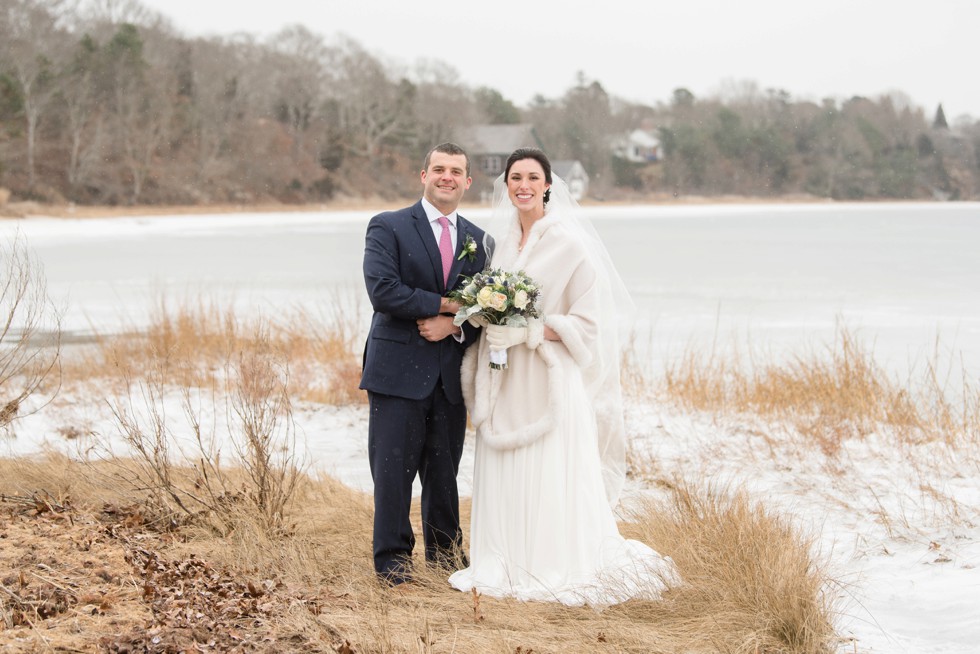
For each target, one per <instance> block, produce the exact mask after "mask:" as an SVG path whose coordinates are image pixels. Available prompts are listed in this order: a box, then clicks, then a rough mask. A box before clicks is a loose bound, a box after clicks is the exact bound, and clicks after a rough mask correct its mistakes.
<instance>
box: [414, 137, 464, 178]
mask: <svg viewBox="0 0 980 654" xmlns="http://www.w3.org/2000/svg"><path fill="white" fill-rule="evenodd" d="M433 152H441V153H443V154H451V155H457V154H461V155H463V156H464V157H466V176H467V177H469V176H470V156H469V155H468V154H466V150H464V149H463V148H461V147H459V146H458V145H456V144H455V143H450V142H448V141H447V142H446V143H440V144H439V145H437V146H436V147H434V148H432V149H431V150H429V151H428V152H427V153H426V155H425V163H424V164H423V165H422V170H426V171H427V170H429V161H431V159H432V153H433Z"/></svg>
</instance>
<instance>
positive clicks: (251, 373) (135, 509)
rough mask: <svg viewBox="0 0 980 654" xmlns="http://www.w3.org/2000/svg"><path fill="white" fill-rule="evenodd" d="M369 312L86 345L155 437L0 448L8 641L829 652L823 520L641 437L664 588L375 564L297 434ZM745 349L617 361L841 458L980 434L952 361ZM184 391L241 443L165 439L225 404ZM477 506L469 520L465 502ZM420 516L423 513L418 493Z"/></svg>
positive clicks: (68, 383)
mask: <svg viewBox="0 0 980 654" xmlns="http://www.w3.org/2000/svg"><path fill="white" fill-rule="evenodd" d="M331 306H332V307H334V309H337V308H338V307H341V306H345V305H344V300H343V299H341V298H337V299H335V300H334V301H333V302H332V303H331ZM356 313H357V311H356V310H352V311H347V312H345V311H339V310H333V311H329V312H326V313H325V314H324V315H316V314H313V313H311V312H297V313H295V314H293V315H290V316H281V317H278V318H277V319H276V320H272V319H265V318H261V317H259V318H255V319H251V318H245V317H243V316H241V315H238V314H237V313H236V312H235V310H234V309H233V308H232V307H230V306H218V305H215V304H213V303H209V302H206V301H200V302H197V303H183V304H178V305H177V306H173V305H172V304H171V303H169V302H166V301H161V302H160V303H159V305H158V307H157V308H156V310H155V312H154V313H153V317H152V320H151V321H150V324H149V326H147V327H146V328H144V329H140V330H133V331H132V332H131V333H128V334H122V335H101V336H99V337H98V338H96V339H95V341H94V342H93V343H90V344H86V345H84V346H78V347H77V348H76V349H74V350H73V351H72V352H69V353H68V354H67V356H66V359H65V361H64V366H63V368H64V377H63V383H64V386H65V388H66V389H69V390H71V391H74V392H76V393H78V394H81V392H82V389H88V390H87V391H86V392H87V393H89V395H90V396H92V397H95V398H100V399H98V400H93V401H108V402H109V403H110V404H111V405H112V406H113V407H114V408H115V410H116V413H117V421H118V422H119V423H120V426H121V427H123V429H121V431H122V432H123V433H124V434H126V435H127V437H128V438H130V439H131V441H130V442H131V444H134V443H142V444H143V446H142V449H140V448H137V449H136V452H137V455H136V456H120V455H111V454H107V453H105V452H102V453H100V454H99V455H97V456H90V457H88V458H72V459H69V458H66V457H64V456H62V455H56V454H49V455H46V456H42V457H35V458H18V459H0V493H2V494H3V498H2V501H0V585H2V587H0V646H2V647H3V648H5V651H7V650H8V649H9V651H23V652H33V651H38V652H43V651H116V652H124V651H132V652H135V651H147V652H178V651H190V650H191V648H192V647H197V648H198V649H199V650H203V651H267V652H274V651H275V652H282V651H306V652H348V653H350V652H358V653H362V652H499V653H500V654H517V653H520V654H530V653H531V652H535V653H539V654H540V653H545V652H586V651H587V652H664V653H667V652H671V653H674V652H690V653H692V654H693V653H699V652H733V653H734V652H738V653H746V654H749V653H753V654H755V653H764V652H767V653H775V652H785V653H799V654H818V653H824V652H831V651H835V650H836V648H837V646H838V643H837V641H836V634H835V630H834V623H835V616H836V615H837V613H838V611H839V606H838V602H839V596H838V594H837V591H836V589H837V584H836V582H835V580H834V579H833V578H832V576H831V575H830V573H829V572H828V567H827V565H826V561H824V560H822V559H821V557H820V555H819V553H818V552H817V548H815V547H814V545H813V536H812V535H811V534H808V533H807V532H806V531H805V530H803V529H802V528H801V527H799V526H798V525H797V524H795V523H794V521H793V520H792V518H791V517H789V516H786V515H783V514H781V513H780V512H779V511H777V510H775V509H774V508H773V507H771V506H767V504H766V503H764V502H763V501H761V500H759V499H757V498H753V497H752V496H751V495H750V494H748V493H746V492H744V491H743V490H741V489H739V488H737V487H724V486H718V485H716V484H714V483H712V482H711V481H708V480H705V481H702V482H691V481H690V480H688V481H681V480H680V479H679V478H678V477H676V476H673V475H665V474H663V473H662V471H660V470H659V469H658V468H657V463H656V462H655V461H649V460H644V459H643V458H642V455H639V454H637V455H635V456H636V458H634V460H633V461H632V466H633V469H634V473H635V474H636V476H637V477H638V478H639V477H643V474H642V473H643V472H644V471H647V472H648V473H649V474H648V481H649V483H650V484H651V485H655V486H656V487H657V488H658V490H657V492H654V493H650V494H649V499H648V501H645V502H643V503H640V504H637V505H635V506H633V507H632V509H631V512H630V513H629V515H628V516H627V517H626V518H625V519H624V521H623V523H622V524H621V529H622V530H623V532H624V533H626V534H627V535H629V536H630V537H633V538H638V539H640V540H643V541H644V542H647V543H648V544H650V545H651V546H652V547H654V548H655V549H657V550H658V551H660V552H661V553H663V554H666V555H669V556H671V557H672V558H673V559H674V561H675V562H676V563H677V566H678V570H679V573H680V577H681V578H682V579H683V583H682V584H680V585H677V586H675V587H673V588H672V589H671V590H670V591H668V592H667V593H666V594H665V596H664V597H663V598H662V599H661V600H659V601H650V600H633V601H630V602H626V603H624V604H621V605H617V606H613V607H607V608H605V609H602V610H595V609H591V608H587V607H586V608H570V607H564V606H560V605H555V604H548V603H526V604H525V603H520V602H514V601H509V600H497V599H492V598H488V597H474V596H472V595H467V594H463V593H459V592H456V591H454V590H452V589H451V588H449V587H448V585H447V584H446V583H445V575H444V574H443V573H441V572H439V571H425V569H424V566H420V568H421V569H422V570H423V573H422V574H421V577H420V580H419V582H418V583H417V584H414V585H412V587H411V588H409V589H407V590H389V589H386V588H383V587H381V586H379V585H378V584H377V583H376V581H375V580H374V577H373V573H372V570H371V566H370V532H371V515H372V509H371V503H370V498H369V497H368V496H365V495H364V494H362V493H360V492H358V491H355V490H352V489H350V488H348V487H345V486H344V485H342V484H341V483H339V482H338V481H336V480H335V479H332V478H330V477H326V476H323V475H319V474H317V473H316V472H314V471H312V470H311V469H310V468H309V467H307V466H306V462H304V461H302V460H300V459H298V458H290V457H288V456H283V455H284V453H286V454H288V448H289V447H290V446H291V445H290V443H291V441H290V440H289V439H290V434H291V432H290V420H291V411H292V410H293V406H294V404H295V403H297V402H303V401H305V402H313V403H331V404H338V405H343V404H348V403H351V402H360V401H362V396H361V394H360V392H359V391H357V390H356V382H357V371H358V369H359V368H358V364H359V360H358V356H357V354H356V352H357V349H358V348H359V346H360V335H359V334H358V333H357V329H356V326H355V325H354V323H353V322H351V321H350V320H345V319H344V318H342V317H341V316H344V315H356ZM741 361H742V359H741V358H739V357H737V356H734V357H729V358H727V359H722V358H720V357H707V358H701V357H698V356H696V355H694V354H690V355H688V356H686V357H683V358H682V359H681V360H680V363H678V364H676V365H675V366H674V367H672V368H670V369H669V370H668V371H667V372H666V375H665V377H664V379H663V380H660V379H651V378H648V377H645V376H644V375H643V374H642V373H641V372H640V371H641V370H642V366H639V365H637V364H636V362H635V361H632V362H631V361H628V362H627V363H629V364H630V365H627V366H626V370H625V373H624V374H626V375H628V376H631V383H630V387H631V388H633V389H637V390H636V392H639V393H643V394H644V399H645V401H651V400H652V399H653V398H657V401H660V402H665V403H672V404H674V405H677V406H680V407H686V410H690V411H697V412H705V413H714V414H717V415H732V414H740V415H751V416H756V417H757V418H758V419H759V420H760V421H761V424H763V425H767V427H764V428H761V429H760V431H761V433H763V434H764V435H765V438H766V439H768V440H770V441H771V442H772V443H773V447H774V448H776V447H777V446H779V445H781V443H782V442H783V441H792V442H793V444H794V446H796V447H798V449H799V450H800V451H814V450H816V451H819V452H821V453H822V455H824V456H827V457H833V456H835V454H836V453H838V452H839V451H840V448H841V446H842V444H846V443H847V442H848V441H849V440H852V439H860V438H862V437H864V436H865V435H866V434H867V433H868V432H869V431H871V430H875V429H880V428H881V426H882V425H885V426H887V428H888V430H889V432H888V433H890V434H893V435H894V437H895V439H896V441H895V444H896V446H897V447H915V446H916V445H918V444H920V443H922V442H923V441H925V442H940V443H942V444H943V446H944V447H947V448H951V449H952V450H954V451H960V452H963V453H965V454H966V453H968V452H971V451H975V449H976V448H975V446H976V444H977V443H978V441H980V436H978V434H980V417H978V416H980V412H978V409H977V407H978V398H977V396H976V390H975V389H973V388H971V387H970V386H969V385H968V384H964V387H963V394H962V398H963V399H962V401H961V402H960V401H957V402H953V401H951V400H949V399H948V398H947V393H946V392H945V389H944V387H943V385H942V384H940V383H939V382H938V381H937V380H938V379H939V376H938V374H936V373H935V369H932V371H929V372H927V374H926V376H925V378H926V381H928V380H929V379H930V378H931V379H932V383H931V385H930V384H929V383H917V384H915V385H911V384H910V385H909V386H908V387H902V386H901V385H899V384H897V383H895V382H894V381H891V380H889V379H888V377H887V376H886V375H885V374H884V373H882V372H881V371H880V370H879V369H878V368H877V366H876V365H875V364H874V360H873V357H872V356H871V355H870V354H869V352H867V351H866V350H864V349H863V348H862V347H861V346H860V344H859V343H857V342H856V341H855V339H853V338H852V337H850V336H849V335H847V334H846V333H842V335H841V337H840V339H839V341H838V343H837V344H836V345H835V346H833V347H831V348H830V349H829V350H828V351H827V352H824V353H816V354H812V355H808V356H801V357H800V358H798V359H796V360H795V361H792V362H790V363H786V364H776V363H766V364H764V365H763V364H761V363H760V362H759V360H758V359H756V360H754V361H752V362H751V363H752V365H743V364H742V363H741ZM263 362H264V363H263ZM259 364H262V365H259ZM913 386H914V388H913ZM182 394H183V395H186V396H187V397H193V398H201V397H204V398H216V400H215V401H217V402H218V403H219V404H221V403H224V404H223V406H225V407H226V410H225V414H226V415H228V416H230V418H229V420H228V422H229V425H228V430H229V433H230V435H231V436H230V438H231V440H230V442H232V443H235V444H237V445H236V446H235V447H234V448H233V450H232V451H226V452H220V453H216V452H213V451H211V452H208V451H207V447H206V445H205V446H202V450H201V451H200V452H198V454H200V455H201V456H199V457H198V458H197V459H196V460H191V461H186V460H182V459H181V458H180V457H178V456H177V455H176V451H175V450H168V449H167V447H168V444H169V443H170V441H169V440H168V439H170V438H172V437H173V436H174V432H175V431H180V430H190V431H191V432H193V429H194V425H195V424H196V425H198V428H202V425H203V426H204V427H203V428H205V429H206V425H207V423H208V420H207V419H206V416H205V415H204V414H205V413H206V412H205V411H204V410H203V409H201V405H200V404H199V403H196V402H187V403H186V406H187V410H186V411H184V412H182V415H179V416H174V415H173V414H172V413H167V411H166V410H165V409H166V408H167V407H170V406H173V405H172V404H167V403H166V397H167V396H168V395H169V396H171V397H173V396H176V397H178V398H179V397H180V396H181V395H182ZM234 398H237V400H236V399H234ZM236 402H237V403H236ZM177 406H181V404H180V403H179V402H178V403H177ZM127 419H128V420H129V427H130V429H126V428H125V426H126V420H127ZM141 439H143V440H141ZM780 451H781V452H782V451H783V450H780ZM205 455H207V456H205ZM967 455H968V456H974V455H972V454H967ZM209 457H210V459H209ZM650 471H653V472H650ZM463 511H464V516H463V520H464V524H468V511H469V505H468V502H466V501H464V503H463ZM955 511H956V507H950V513H951V514H953V513H955ZM960 513H961V514H962V513H963V511H960ZM890 518H891V519H896V520H897V519H898V517H897V516H891V517H890ZM885 519H889V517H888V516H886V517H885ZM414 521H415V523H416V530H417V531H419V530H420V526H419V516H418V507H417V506H416V507H415V513H414Z"/></svg>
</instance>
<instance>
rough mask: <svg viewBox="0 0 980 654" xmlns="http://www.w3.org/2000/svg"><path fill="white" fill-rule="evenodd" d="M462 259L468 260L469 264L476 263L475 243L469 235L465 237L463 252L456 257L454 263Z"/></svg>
mask: <svg viewBox="0 0 980 654" xmlns="http://www.w3.org/2000/svg"><path fill="white" fill-rule="evenodd" d="M463 257H466V258H467V259H469V261H470V263H473V262H474V261H476V241H474V240H473V237H472V236H470V235H469V234H467V235H466V240H465V241H463V251H462V252H460V253H459V256H458V257H456V261H462V260H463Z"/></svg>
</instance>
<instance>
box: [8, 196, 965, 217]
mask: <svg viewBox="0 0 980 654" xmlns="http://www.w3.org/2000/svg"><path fill="white" fill-rule="evenodd" d="M412 202H414V200H412V199H401V200H390V199H383V198H364V199H362V198H344V199H338V200H335V201H331V202H318V203H309V204H279V203H256V204H203V205H152V204H138V205H117V206H109V205H76V204H72V203H69V204H44V203H39V202H8V203H6V204H4V205H0V220H23V219H29V218H41V217H43V218H73V219H87V218H122V217H126V218H132V217H140V216H198V215H225V214H228V215H235V214H247V213H335V212H345V211H346V212H350V211H384V210H387V209H391V208H395V207H402V206H405V205H406V203H412ZM920 202H932V201H931V200H921V199H916V200H895V199H874V200H847V201H839V200H832V199H828V198H818V197H814V196H808V195H785V196H775V197H774V196H741V195H722V196H701V195H691V196H681V197H672V196H670V195H668V194H655V195H645V196H638V197H632V198H624V199H615V200H599V199H595V198H586V199H585V200H583V201H582V202H581V203H580V204H581V205H582V206H583V207H622V206H637V205H651V206H658V205H659V206H707V205H750V204H759V205H773V204H820V205H833V204H855V203H856V204H868V205H872V204H883V203H888V204H894V203H910V204H912V203H920ZM963 202H968V201H963ZM485 208H487V207H486V204H485V203H483V202H467V201H465V200H464V201H463V202H462V203H461V204H460V209H462V210H464V211H471V210H474V209H485Z"/></svg>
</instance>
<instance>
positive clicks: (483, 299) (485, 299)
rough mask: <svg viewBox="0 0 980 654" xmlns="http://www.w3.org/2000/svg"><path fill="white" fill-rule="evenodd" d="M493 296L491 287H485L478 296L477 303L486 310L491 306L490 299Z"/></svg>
mask: <svg viewBox="0 0 980 654" xmlns="http://www.w3.org/2000/svg"><path fill="white" fill-rule="evenodd" d="M492 295H493V289H492V288H490V287H489V286H484V287H483V288H481V289H480V292H479V293H477V294H476V303H477V304H479V305H480V306H481V307H483V308H484V309H486V308H487V307H488V306H490V297H491V296H492Z"/></svg>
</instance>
